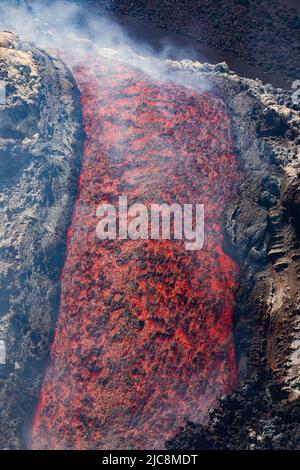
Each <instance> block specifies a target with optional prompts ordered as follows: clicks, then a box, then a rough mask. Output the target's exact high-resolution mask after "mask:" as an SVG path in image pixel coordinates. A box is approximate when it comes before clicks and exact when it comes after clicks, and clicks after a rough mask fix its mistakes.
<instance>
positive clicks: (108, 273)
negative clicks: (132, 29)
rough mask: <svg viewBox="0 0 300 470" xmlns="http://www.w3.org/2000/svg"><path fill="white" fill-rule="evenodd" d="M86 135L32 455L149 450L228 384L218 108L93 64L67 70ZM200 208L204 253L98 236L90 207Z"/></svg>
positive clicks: (231, 370) (230, 277) (223, 131)
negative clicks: (39, 451)
mask: <svg viewBox="0 0 300 470" xmlns="http://www.w3.org/2000/svg"><path fill="white" fill-rule="evenodd" d="M74 73H75V78H76V80H77V82H78V85H79V87H80V89H81V92H82V107H83V115H84V123H85V131H86V142H85V151H84V162H83V166H82V171H81V176H80V181H79V191H78V197H77V202H76V205H75V208H74V214H73V220H72V224H71V227H70V229H69V232H68V238H67V243H68V250H67V256H66V261H65V265H64V269H63V271H62V277H61V289H62V291H61V303H60V311H59V318H58V322H57V328H56V334H55V338H54V343H53V347H52V355H51V364H50V366H49V368H48V370H47V373H46V377H45V382H44V385H43V388H42V391H41V397H40V402H39V406H38V409H37V412H36V416H35V421H34V425H33V431H32V447H33V448H52V449H61V448H75V449H94V448H96V449H101V448H102V449H120V448H121V449H128V448H135V449H137V448H148V449H149V448H150V449H151V448H163V447H164V442H165V441H166V439H168V438H170V437H171V436H173V435H174V433H176V431H178V428H179V426H182V425H184V424H185V423H186V421H187V420H190V421H196V422H200V421H203V420H204V419H205V418H206V417H207V413H208V409H209V408H210V407H211V406H212V405H213V404H214V403H215V400H216V397H217V395H219V394H221V393H226V392H228V391H229V390H230V389H231V388H232V387H233V385H234V384H235V382H236V369H235V358H234V343H233V337H232V311H233V304H234V290H235V287H236V279H237V275H238V267H237V266H236V264H235V263H234V262H233V261H232V260H231V259H230V258H229V257H228V256H227V255H226V254H225V253H224V252H223V250H222V211H223V209H224V207H225V205H226V204H227V203H228V201H230V199H232V198H233V197H234V196H235V194H236V187H237V184H238V183H239V180H240V173H239V168H238V163H237V158H236V156H235V154H234V152H233V146H232V141H231V136H230V119H229V116H228V114H227V112H226V107H225V105H224V103H223V102H222V100H221V99H219V98H217V97H216V96H214V95H213V94H212V93H211V92H204V93H201V92H197V91H194V90H192V89H189V88H187V87H184V86H182V85H178V84H175V83H173V82H171V81H164V82H162V83H160V82H159V81H157V80H155V79H153V78H150V77H149V76H147V75H145V74H144V73H143V72H141V71H139V70H137V69H135V68H133V67H131V66H127V65H122V64H120V63H118V62H112V61H110V60H108V59H104V58H101V60H99V59H98V60H95V61H94V62H93V63H92V62H91V63H89V64H88V66H81V67H77V68H76V70H75V71H74ZM121 195H128V203H129V204H132V203H133V202H141V203H144V204H146V205H148V204H150V203H152V202H159V203H162V202H165V203H173V202H178V203H181V204H184V203H191V204H196V203H197V204H201V203H203V204H205V247H204V249H202V250H199V251H186V250H185V247H184V241H183V240H182V241H180V240H178V241H174V240H159V241H155V240H137V241H133V240H105V241H100V240H99V239H98V238H97V236H96V230H95V229H96V225H97V222H98V219H97V217H96V208H97V206H98V205H99V204H100V203H102V202H103V201H106V202H109V203H112V204H114V203H115V204H116V206H117V201H118V198H119V196H121Z"/></svg>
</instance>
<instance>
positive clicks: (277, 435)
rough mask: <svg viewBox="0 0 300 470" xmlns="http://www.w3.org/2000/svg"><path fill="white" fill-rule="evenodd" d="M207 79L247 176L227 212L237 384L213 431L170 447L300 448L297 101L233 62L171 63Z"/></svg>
mask: <svg viewBox="0 0 300 470" xmlns="http://www.w3.org/2000/svg"><path fill="white" fill-rule="evenodd" d="M170 66H171V68H172V69H173V70H174V69H175V70H177V71H178V73H183V72H184V73H186V72H187V73H190V74H191V75H193V77H194V79H195V77H196V76H197V74H198V76H199V78H200V79H201V78H203V77H206V78H209V79H210V81H211V82H212V83H213V84H214V87H215V89H216V90H218V92H219V93H220V94H221V96H222V97H223V98H224V99H225V101H226V102H227V104H228V106H229V108H230V110H231V113H232V120H233V121H232V122H233V135H234V140H235V145H236V149H237V152H238V154H239V156H240V161H241V164H242V165H243V168H244V172H245V175H246V177H245V179H244V181H243V183H242V184H241V185H240V188H239V191H238V196H237V198H236V200H235V201H233V203H230V204H229V206H228V207H227V210H226V211H225V214H224V216H225V218H226V231H225V235H226V248H227V251H228V252H229V253H230V254H231V255H232V256H233V258H234V259H235V260H236V261H238V263H239V264H240V266H241V278H240V284H239V289H238V291H237V294H236V310H235V315H234V333H235V343H236V355H237V365H238V371H239V377H240V380H241V386H240V388H239V389H238V390H237V391H236V392H234V393H233V394H231V395H229V396H228V397H224V398H222V399H221V400H220V408H219V409H217V410H213V411H212V413H211V419H210V422H209V424H208V425H207V426H205V427H202V426H195V425H193V424H190V425H188V426H187V428H186V429H183V430H182V431H181V432H180V433H179V435H178V436H177V437H176V438H175V439H174V440H173V441H171V442H169V443H168V444H167V446H168V447H169V448H180V449H182V448H186V449H191V448H196V449H201V448H229V449H238V448H246V449H249V448H294V449H295V448H299V447H300V429H299V422H300V405H299V395H300V378H299V377H300V374H299V367H300V339H299V321H300V317H299V291H300V290H299V281H300V278H299V273H300V266H299V235H300V234H299V207H300V203H299V191H300V158H299V157H300V150H299V143H300V137H299V136H300V132H299V131H300V118H299V114H300V113H299V105H297V103H292V99H291V96H290V94H289V93H284V92H282V90H280V89H274V88H272V87H271V86H264V85H262V83H261V82H259V81H253V80H248V79H242V78H240V77H238V76H237V75H235V74H233V73H231V72H229V70H228V69H227V67H226V65H224V67H223V66H222V65H218V66H215V67H211V66H206V65H200V64H199V65H196V64H194V63H191V62H181V63H171V64H170Z"/></svg>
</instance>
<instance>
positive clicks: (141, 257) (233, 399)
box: [0, 0, 300, 449]
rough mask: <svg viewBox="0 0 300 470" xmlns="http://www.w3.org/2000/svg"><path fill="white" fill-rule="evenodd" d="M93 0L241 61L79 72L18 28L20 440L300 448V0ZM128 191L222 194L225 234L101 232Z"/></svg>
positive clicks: (218, 223) (5, 53)
mask: <svg viewBox="0 0 300 470" xmlns="http://www.w3.org/2000/svg"><path fill="white" fill-rule="evenodd" d="M80 3H83V4H85V5H89V6H90V8H91V9H92V8H95V12H96V13H97V12H99V11H100V9H101V8H104V7H105V8H106V10H107V11H109V12H110V14H113V15H114V17H116V18H117V19H118V21H120V22H121V23H122V24H124V25H125V27H126V28H128V31H129V33H130V35H131V36H132V37H138V36H139V35H141V32H143V38H144V39H145V40H147V36H148V38H149V37H150V35H151V34H152V32H153V33H154V36H155V37H154V38H152V39H151V41H152V44H153V45H154V47H155V48H157V50H161V46H160V42H161V39H162V38H163V37H164V34H165V33H166V34H167V37H169V38H172V41H173V40H174V42H175V44H177V41H178V44H179V43H180V42H181V39H182V38H184V39H183V41H184V42H185V44H184V45H186V46H187V48H189V47H190V46H191V45H193V44H195V43H197V44H199V47H200V49H197V48H196V50H195V48H194V47H192V49H193V53H194V52H196V56H197V54H198V53H199V55H201V54H202V48H203V50H204V55H205V54H207V56H208V57H212V59H211V61H212V62H213V61H214V59H216V60H218V59H220V58H222V59H226V60H227V61H228V62H229V64H230V65H231V66H232V67H234V68H236V69H237V70H238V72H239V74H236V73H234V72H231V71H230V68H229V67H228V66H227V65H226V63H224V62H222V63H219V64H216V65H209V64H207V63H200V62H195V61H191V60H182V61H175V60H174V61H172V60H168V61H160V62H159V61H157V60H156V59H153V63H152V65H153V68H154V69H155V67H157V66H158V64H159V68H160V69H161V71H163V77H164V78H163V82H162V83H160V82H159V80H160V79H161V77H159V76H158V77H156V78H155V79H154V78H153V76H152V75H151V76H148V75H147V72H142V71H141V70H138V69H135V68H134V67H132V66H131V65H130V64H124V63H121V62H120V61H118V60H117V59H110V60H109V61H108V60H106V59H104V58H103V57H101V59H100V57H99V60H98V59H97V60H95V57H93V58H91V57H90V58H89V59H88V60H86V62H85V63H84V61H82V56H81V66H80V67H75V68H72V72H71V71H70V70H69V69H68V68H67V67H66V65H64V63H63V61H62V60H61V59H58V58H55V57H54V56H53V55H50V54H49V53H47V52H45V51H41V50H39V49H37V48H36V46H35V45H33V44H32V43H25V42H22V41H20V40H19V39H18V38H17V37H16V36H15V35H14V34H12V33H8V32H4V33H1V35H0V80H1V82H2V83H4V84H5V94H6V96H5V100H4V101H5V102H4V103H2V101H1V104H0V157H1V158H0V185H1V195H0V215H1V220H2V224H1V231H0V250H1V261H0V341H1V346H2V352H3V345H5V350H6V351H5V352H6V360H5V361H3V357H2V360H1V362H3V363H1V364H0V409H1V416H0V447H1V448H24V447H26V446H28V445H30V446H32V447H33V448H49V447H50V448H103V447H104V448H110V446H113V447H114V448H118V447H119V448H120V447H121V448H130V447H134V448H136V447H146V445H145V444H144V443H145V442H146V441H147V440H148V441H149V446H150V447H151V448H154V447H156V448H161V447H163V446H164V442H165V440H167V443H166V447H167V448H170V449H211V448H213V449H216V448H225V449H240V448H243V449H266V448H267V449H269V448H271V449H277V448H284V449H286V448H291V449H296V448H297V449H298V448H300V431H299V422H300V405H299V402H300V380H299V377H300V340H299V333H300V317H299V312H300V298H299V292H300V289H299V281H300V278H299V276H300V266H299V263H300V261H299V260H300V251H299V237H300V227H299V217H300V159H299V157H300V155H299V144H300V107H299V104H298V103H297V102H296V101H295V97H293V96H292V92H290V91H283V90H282V89H279V88H276V87H274V85H276V86H278V85H282V86H283V87H285V88H286V89H287V90H288V89H289V88H290V86H291V83H292V82H293V81H294V80H296V79H298V77H299V76H300V70H299V58H298V50H299V31H300V26H299V15H298V13H297V10H296V7H297V5H296V4H294V2H292V1H290V2H289V1H286V2H283V1H282V2H280V3H279V2H278V1H274V2H271V1H260V0H236V1H231V2H229V1H225V0H217V1H214V2H213V1H209V0H204V1H202V2H198V1H195V2H185V1H178V2H167V1H164V0H163V1H160V2H156V1H152V2H148V1H144V2H139V1H136V2H119V1H117V0H112V1H111V2H110V3H109V7H108V6H107V2H101V1H99V2H95V1H86V2H80ZM104 4H105V5H104ZM143 25H147V26H146V28H145V29H144V26H143ZM190 41H192V42H190ZM197 47H198V46H197ZM100 56H101V53H100ZM178 56H180V53H179V52H178V54H177V55H176V57H178ZM64 61H65V62H66V63H68V56H67V54H65V55H64ZM110 61H111V62H110ZM73 65H74V58H73V60H72V66H73ZM70 66H71V65H70ZM106 68H107V69H108V70H109V72H108V70H105V69H106ZM256 72H257V73H256ZM241 73H245V74H247V75H248V76H252V77H255V76H256V75H259V76H260V77H261V78H262V79H263V80H264V81H265V80H267V81H269V82H271V83H272V84H273V85H265V84H264V83H263V82H262V81H260V80H258V79H257V80H253V79H249V78H241V76H240V75H241ZM72 74H73V75H72ZM74 77H75V78H74ZM75 80H76V81H75ZM203 84H206V88H205V89H204V90H203V89H202V88H201V87H202V86H203ZM77 86H78V88H77ZM79 88H80V92H79ZM80 94H81V96H80ZM80 98H81V102H80ZM81 111H83V117H82V113H81ZM83 125H84V127H85V132H86V135H85V146H84V149H83V133H82V128H83ZM83 154H84V164H83V166H82V170H81V175H80V178H79V179H78V176H79V174H80V168H81V159H82V156H83ZM124 191H125V192H126V191H128V193H129V195H131V197H132V200H133V201H132V202H144V203H146V204H148V203H149V202H150V201H151V200H152V198H153V197H154V198H166V199H167V201H166V202H174V199H175V198H176V195H177V196H178V197H179V198H181V199H180V201H181V202H185V201H184V197H185V196H186V195H188V196H189V197H191V198H194V200H195V201H196V199H198V197H200V196H201V197H202V198H207V200H205V201H204V202H205V203H206V204H207V206H208V227H209V230H210V231H209V236H208V241H209V243H210V244H209V246H207V247H206V248H205V250H203V251H200V252H199V253H194V255H193V256H188V255H187V254H186V253H185V252H184V250H181V248H182V247H181V248H180V247H179V248H178V247H175V246H174V244H173V243H171V242H170V245H171V246H170V245H169V244H168V243H166V244H161V245H159V246H156V245H155V243H154V242H153V241H151V242H150V243H148V241H144V240H143V241H138V242H130V243H131V244H130V243H129V245H126V243H127V242H120V243H118V242H115V241H114V242H105V243H102V244H100V242H99V241H98V244H97V243H96V242H97V240H96V239H95V227H96V223H97V218H96V216H95V208H96V205H97V204H98V203H99V202H100V200H99V198H100V197H101V196H103V197H104V198H106V199H107V201H108V202H114V198H116V195H119V194H123V192H124ZM201 191H202V192H201ZM75 194H77V199H76V204H75V205H74V200H75ZM182 198H183V199H182ZM140 199H141V201H140ZM200 202H202V201H200ZM90 206H91V207H92V213H90ZM72 214H73V216H72V217H71V215H72ZM91 214H92V215H91ZM67 229H68V230H67ZM66 245H67V251H66ZM238 273H239V275H238ZM237 275H238V276H237ZM183 313H184V314H185V315H183ZM199 328H200V331H201V338H199V337H198V336H197V334H198V333H199ZM190 350H191V351H192V352H191V353H189V351H190ZM4 362H5V363H4ZM43 378H44V381H43ZM198 378H199V380H198ZM200 379H201V380H200ZM219 394H221V395H222V396H221V397H220V398H219V403H218V404H217V403H216V398H217V395H219ZM225 394H226V396H225ZM210 406H214V409H213V410H212V411H211V412H210V417H209V416H208V409H209V407H210ZM34 413H35V419H34V421H33V416H34ZM159 419H161V424H160V422H159ZM32 422H33V428H32V429H31V426H32ZM29 438H30V439H29ZM29 442H30V444H29Z"/></svg>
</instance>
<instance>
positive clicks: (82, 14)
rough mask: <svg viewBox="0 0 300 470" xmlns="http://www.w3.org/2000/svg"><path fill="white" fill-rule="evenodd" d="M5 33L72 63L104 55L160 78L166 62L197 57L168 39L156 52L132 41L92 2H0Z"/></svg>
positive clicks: (204, 86) (202, 86) (46, 0)
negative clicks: (63, 55)
mask: <svg viewBox="0 0 300 470" xmlns="http://www.w3.org/2000/svg"><path fill="white" fill-rule="evenodd" d="M104 3H108V2H102V4H104ZM0 30H2V31H11V32H14V33H15V34H17V35H18V36H19V37H20V38H21V39H22V40H25V41H32V42H34V43H35V44H36V45H37V46H38V47H39V48H43V49H47V50H50V51H52V52H55V51H64V52H68V58H69V60H70V62H72V63H71V64H70V65H74V64H76V63H78V62H80V60H81V59H82V58H84V57H85V56H86V55H87V54H100V55H103V56H106V57H112V58H114V59H116V60H120V61H122V62H125V63H129V64H130V65H132V66H134V67H137V68H139V69H141V70H143V71H144V72H145V73H147V74H149V75H151V76H159V77H160V79H161V78H162V77H163V76H164V73H165V64H164V61H165V60H166V59H169V58H172V59H173V60H174V59H175V60H176V59H182V58H186V59H194V58H195V54H194V52H193V51H192V50H188V49H186V50H185V49H184V48H179V47H178V45H176V46H175V45H174V44H172V43H171V42H170V41H169V40H166V39H163V40H162V41H161V47H160V50H159V52H157V50H154V48H153V47H152V46H151V45H149V44H147V43H146V42H141V41H137V40H133V39H132V38H131V37H130V36H129V34H127V33H126V32H125V30H124V29H123V28H122V27H121V26H120V25H119V24H118V23H117V22H116V21H115V20H114V19H113V18H112V17H111V16H109V15H108V14H107V13H105V11H104V8H102V10H101V9H100V8H97V10H95V8H94V7H92V6H91V5H89V4H88V3H86V5H85V6H83V5H79V4H78V3H77V2H76V1H71V0H64V1H58V0H55V1H49V0H33V1H30V2H28V1H26V0H20V1H17V0H13V1H7V0H4V1H0ZM180 81H182V78H181V79H180ZM197 88H200V89H204V88H205V89H207V88H208V84H207V83H203V82H202V83H198V85H197Z"/></svg>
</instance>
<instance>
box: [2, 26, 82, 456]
mask: <svg viewBox="0 0 300 470" xmlns="http://www.w3.org/2000/svg"><path fill="white" fill-rule="evenodd" d="M0 79H1V80H2V82H3V83H4V85H5V87H6V100H4V103H3V104H1V105H0V218H1V229H0V253H1V260H0V340H1V344H2V348H3V345H5V350H6V351H5V352H6V360H5V361H4V360H3V357H2V362H3V363H2V364H0V447H1V448H22V447H25V441H26V433H27V426H28V425H29V424H30V420H31V419H32V413H33V409H34V405H35V403H36V401H37V397H38V393H39V388H40V384H41V380H42V377H43V374H44V368H45V363H46V360H47V358H48V353H49V344H50V343H51V339H52V334H53V327H54V323H55V318H56V313H57V304H58V299H59V276H60V269H61V266H62V262H63V258H64V248H65V242H64V239H65V230H66V228H67V226H68V224H69V219H70V209H71V207H72V203H73V199H74V194H75V191H76V187H77V175H78V171H79V168H80V158H81V154H82V149H81V142H82V139H81V113H80V104H79V92H78V90H77V88H76V85H75V82H74V80H73V78H72V76H71V74H70V73H69V71H68V70H67V68H66V67H65V66H64V65H63V63H62V62H61V61H59V60H57V59H55V58H53V57H51V56H50V55H49V54H47V53H46V52H42V51H40V50H38V49H37V48H36V47H35V46H34V45H32V44H28V43H22V42H21V41H19V39H18V38H17V37H16V36H14V35H13V34H11V33H7V32H4V33H1V34H0ZM4 362H5V363H4Z"/></svg>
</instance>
